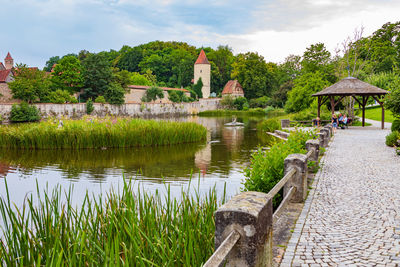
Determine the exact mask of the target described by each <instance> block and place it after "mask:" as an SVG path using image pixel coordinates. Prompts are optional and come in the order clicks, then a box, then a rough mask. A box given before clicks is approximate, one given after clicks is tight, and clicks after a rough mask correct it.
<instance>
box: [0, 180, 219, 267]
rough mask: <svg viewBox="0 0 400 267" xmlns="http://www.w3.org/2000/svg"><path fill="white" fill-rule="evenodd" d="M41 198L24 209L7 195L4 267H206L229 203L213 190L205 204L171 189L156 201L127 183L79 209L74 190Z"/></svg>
mask: <svg viewBox="0 0 400 267" xmlns="http://www.w3.org/2000/svg"><path fill="white" fill-rule="evenodd" d="M6 187H7V185H6ZM36 191H37V196H36V198H37V199H38V200H33V197H32V196H31V197H29V198H27V199H26V200H25V202H24V204H23V206H22V207H21V208H19V209H17V208H16V207H14V206H13V204H12V203H11V202H10V199H9V194H8V190H7V196H6V198H5V199H3V198H1V199H0V213H1V215H2V218H3V224H4V225H5V227H4V229H3V232H2V235H3V239H2V242H1V243H0V264H1V265H5V266H119V265H126V266H201V265H202V264H203V263H204V262H205V261H206V260H207V259H208V258H209V256H210V255H211V254H212V253H213V250H214V249H213V248H214V231H215V224H214V218H213V214H214V212H215V210H216V209H217V207H218V206H219V204H222V203H223V200H224V198H225V197H223V198H222V200H221V201H218V200H217V196H216V192H215V188H213V189H211V190H210V191H209V193H208V194H207V195H206V196H204V197H200V195H199V193H198V192H196V193H194V194H192V195H189V194H188V193H187V192H185V191H182V196H181V198H180V199H179V200H178V199H175V198H172V197H171V193H170V190H169V187H167V193H166V194H165V195H164V196H162V195H161V194H159V193H158V192H156V193H155V194H153V195H151V194H149V193H147V192H146V191H144V190H143V189H142V190H139V191H138V193H135V192H134V190H133V187H132V184H131V182H125V183H124V187H123V190H122V192H121V193H119V194H117V193H115V192H114V191H111V192H110V193H108V194H107V196H106V197H105V198H103V197H101V196H100V197H90V196H88V195H86V197H85V199H84V201H83V204H82V206H80V207H79V208H74V207H73V205H72V204H71V199H72V190H71V188H70V190H68V191H65V192H64V194H65V195H63V193H62V191H61V188H59V187H58V188H56V189H55V190H54V191H52V192H51V193H47V192H46V191H45V192H44V194H40V192H39V189H38V188H37V190H36ZM41 195H42V196H44V197H40V196H41ZM62 198H64V199H66V200H61V199H62ZM219 202H220V203H219ZM35 203H37V204H35Z"/></svg>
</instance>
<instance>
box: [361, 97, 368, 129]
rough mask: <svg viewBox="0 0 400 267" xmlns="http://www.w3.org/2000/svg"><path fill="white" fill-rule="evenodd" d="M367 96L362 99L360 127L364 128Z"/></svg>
mask: <svg viewBox="0 0 400 267" xmlns="http://www.w3.org/2000/svg"><path fill="white" fill-rule="evenodd" d="M368 98H369V95H367V96H366V97H365V96H363V97H362V127H365V106H366V105H367V101H368Z"/></svg>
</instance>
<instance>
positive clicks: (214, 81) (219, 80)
mask: <svg viewBox="0 0 400 267" xmlns="http://www.w3.org/2000/svg"><path fill="white" fill-rule="evenodd" d="M207 58H208V60H209V61H210V63H211V90H212V92H215V93H216V94H219V93H221V92H222V89H223V88H224V86H225V84H226V83H227V82H228V81H229V80H230V78H231V72H232V63H233V62H234V60H235V57H234V55H233V53H232V49H231V48H230V47H228V46H218V48H217V50H211V51H210V52H209V53H207Z"/></svg>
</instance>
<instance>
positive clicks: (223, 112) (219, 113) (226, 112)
mask: <svg viewBox="0 0 400 267" xmlns="http://www.w3.org/2000/svg"><path fill="white" fill-rule="evenodd" d="M198 115H199V116H203V117H224V116H265V115H266V113H265V111H264V109H262V108H255V109H249V110H231V109H217V110H206V111H203V112H200V113H199V114H198Z"/></svg>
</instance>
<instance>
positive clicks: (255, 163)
mask: <svg viewBox="0 0 400 267" xmlns="http://www.w3.org/2000/svg"><path fill="white" fill-rule="evenodd" d="M311 138H315V135H314V132H311V131H309V132H304V131H297V132H292V133H291V134H290V136H289V138H288V140H287V141H286V142H279V143H277V144H275V145H273V146H272V147H271V149H270V150H269V151H263V150H262V149H258V151H256V152H254V153H253V154H252V155H251V164H250V167H248V168H246V169H245V176H246V177H247V179H246V180H245V182H244V190H245V191H258V192H264V193H268V192H269V191H270V190H271V189H272V188H273V187H274V186H275V185H276V184H277V183H278V182H279V181H280V180H281V179H282V178H283V171H284V160H285V158H286V157H287V156H288V155H289V154H293V153H303V154H305V153H306V149H305V144H306V141H307V140H308V139H311ZM281 200H282V196H280V194H277V195H276V196H275V197H274V200H273V203H274V207H277V206H278V205H279V203H280V201H281Z"/></svg>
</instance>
